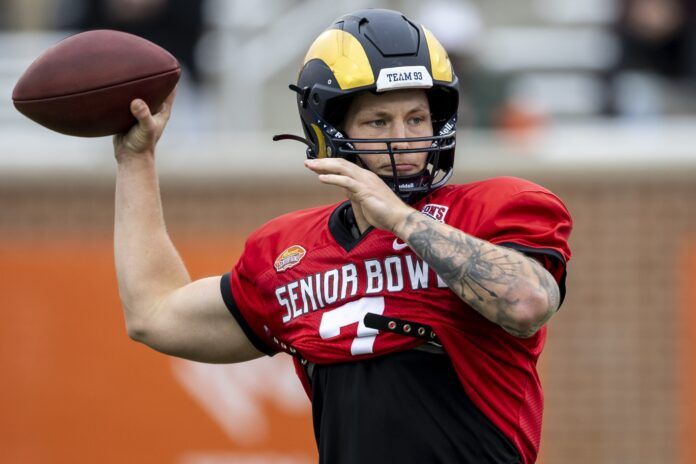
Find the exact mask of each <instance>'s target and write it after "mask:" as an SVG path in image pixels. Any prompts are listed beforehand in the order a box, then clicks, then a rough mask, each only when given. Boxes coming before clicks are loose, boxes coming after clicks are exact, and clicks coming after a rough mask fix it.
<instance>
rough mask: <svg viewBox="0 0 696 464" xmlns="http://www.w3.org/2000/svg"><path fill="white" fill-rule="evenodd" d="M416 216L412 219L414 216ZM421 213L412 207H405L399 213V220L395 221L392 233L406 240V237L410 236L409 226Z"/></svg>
mask: <svg viewBox="0 0 696 464" xmlns="http://www.w3.org/2000/svg"><path fill="white" fill-rule="evenodd" d="M414 214H415V215H416V216H414V217H413V218H412V216H413V215H414ZM419 214H420V213H419V212H418V211H416V210H415V209H413V208H411V207H410V206H407V205H404V208H403V209H400V210H399V211H398V212H397V216H396V217H397V219H396V220H395V221H394V225H393V227H392V228H391V232H392V233H393V234H394V235H396V236H397V237H399V238H401V239H405V235H407V234H408V229H409V224H410V223H411V222H413V219H414V218H415V217H417V215H419Z"/></svg>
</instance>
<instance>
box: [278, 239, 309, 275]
mask: <svg viewBox="0 0 696 464" xmlns="http://www.w3.org/2000/svg"><path fill="white" fill-rule="evenodd" d="M306 254H307V250H305V249H304V248H302V247H301V246H300V245H293V246H291V247H290V248H287V249H286V250H285V251H284V252H282V253H281V254H280V255H279V256H278V257H277V258H276V260H275V263H274V266H275V268H276V271H277V272H283V271H287V270H288V269H290V268H291V267H295V266H297V265H298V264H300V261H301V260H302V258H304V256H305V255H306Z"/></svg>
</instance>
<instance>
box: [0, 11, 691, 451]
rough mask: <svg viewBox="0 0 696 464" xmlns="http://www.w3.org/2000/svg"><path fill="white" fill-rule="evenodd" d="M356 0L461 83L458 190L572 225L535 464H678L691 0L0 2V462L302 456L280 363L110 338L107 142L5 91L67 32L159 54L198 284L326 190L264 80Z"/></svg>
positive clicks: (178, 228) (685, 377) (172, 220)
mask: <svg viewBox="0 0 696 464" xmlns="http://www.w3.org/2000/svg"><path fill="white" fill-rule="evenodd" d="M363 7H387V8H394V9H400V10H402V11H404V12H405V13H406V14H408V15H409V16H411V17H413V18H414V19H415V20H417V21H420V22H423V23H424V24H425V25H427V26H428V27H429V28H430V29H431V30H433V31H434V33H435V34H436V35H437V36H438V37H439V38H440V40H441V41H442V42H443V43H444V45H445V47H446V48H447V49H448V50H449V52H450V54H451V57H452V59H453V61H454V62H455V66H456V68H457V70H458V74H459V76H460V79H461V81H462V90H463V92H464V99H463V102H462V106H461V115H462V116H461V119H462V124H461V127H460V128H459V129H460V134H461V135H460V136H459V138H458V139H459V140H458V141H459V148H458V154H457V167H456V171H455V172H456V174H455V181H456V182H466V181H468V180H473V179H481V178H486V177H492V176H497V175H515V176H521V177H526V178H529V179H531V180H534V181H536V182H539V183H541V184H543V185H545V186H547V187H549V188H550V189H552V190H553V191H554V192H556V193H557V194H559V195H560V196H561V198H563V199H564V200H565V201H566V203H567V205H568V206H569V208H570V210H571V212H572V213H573V215H574V218H575V231H574V235H573V237H572V242H571V245H572V249H573V253H574V257H573V260H572V262H571V263H570V267H569V280H568V297H567V299H566V302H565V304H564V306H563V308H562V310H561V311H560V314H558V316H556V317H555V318H554V319H553V320H552V321H551V323H550V330H549V339H548V345H547V348H546V351H545V353H544V355H543V356H542V361H541V365H540V370H541V375H542V380H543V383H544V386H545V392H546V411H545V421H544V433H543V439H542V453H541V457H540V460H539V462H541V463H545V464H548V463H554V464H555V463H602V464H604V463H606V464H615V463H622V464H623V463H636V464H637V463H646V464H648V463H650V464H654V463H683V464H687V463H688V464H690V463H694V462H696V440H694V438H696V403H695V401H694V400H695V399H696V393H695V392H696V361H695V359H696V315H695V314H696V207H695V206H694V202H695V201H696V2H694V1H692V0H583V1H580V2H579V1H576V0H516V1H514V2H510V1H505V0H437V1H428V2H423V1H421V2H417V1H411V0H392V1H386V0H383V1H377V0H375V1H373V2H368V1H362V0H338V1H334V2H325V1H321V0H265V1H263V2H249V1H242V0H205V1H203V0H95V1H92V0H21V1H20V0H2V1H0V95H3V98H2V99H0V279H1V280H0V311H1V315H2V319H1V322H0V462H2V463H87V462H90V463H91V462H102V463H111V462H113V463H116V462H118V463H122V462H133V463H140V462H142V463H170V462H176V463H186V464H208V463H215V464H218V463H220V464H222V463H225V464H251V463H254V464H256V463H271V464H281V463H282V464H295V463H298V464H299V463H303V464H304V463H309V462H315V461H316V451H315V446H314V442H313V435H312V431H311V418H310V414H309V404H308V401H307V400H306V398H305V397H304V393H303V392H302V391H301V389H300V386H299V382H297V381H296V380H295V378H294V373H293V371H292V368H291V366H290V361H289V359H285V358H284V355H279V356H277V357H276V358H273V359H265V360H260V361H255V362H252V363H248V364H244V365H241V366H208V365H202V364H197V363H190V362H184V361H180V360H175V359H172V358H168V357H165V356H162V355H158V354H156V353H153V352H150V351H148V350H147V349H146V348H144V347H142V346H139V345H137V344H135V343H133V342H131V341H130V340H129V339H128V338H127V336H126V333H125V330H124V324H123V320H122V316H121V313H120V307H119V303H118V298H117V288H116V280H115V275H114V270H113V259H112V248H111V247H112V245H111V233H112V225H113V224H112V222H113V220H112V216H113V205H112V201H113V179H114V162H113V158H112V154H111V142H110V140H108V139H106V138H105V139H95V140H92V139H76V138H70V137H66V136H62V135H59V134H56V133H52V132H50V131H48V130H46V129H43V128H41V127H39V126H37V125H35V124H33V123H31V122H30V121H28V120H26V119H23V117H22V116H21V115H20V114H19V113H17V112H16V111H15V110H14V108H13V106H12V103H11V99H10V94H11V90H12V87H13V86H14V83H15V82H16V81H17V79H18V77H19V76H20V74H21V73H22V72H23V70H24V69H25V68H26V67H27V66H28V65H29V63H30V62H31V61H32V60H33V59H34V58H35V57H36V56H38V55H39V54H40V53H41V52H42V51H43V50H44V49H46V48H47V47H48V46H50V45H51V44H53V43H55V42H56V41H58V40H60V39H61V38H63V37H65V36H67V35H69V34H72V33H74V32H77V31H80V30H84V29H90V28H102V27H108V28H115V29H120V30H126V31H131V32H134V33H137V34H139V35H142V36H144V37H146V38H149V39H151V40H153V41H155V42H156V43H158V44H160V45H162V46H164V47H165V48H168V49H169V50H170V51H172V52H173V53H174V54H175V55H176V56H177V57H179V59H180V61H181V62H182V63H183V64H184V65H185V67H186V71H185V74H184V76H183V81H182V83H181V85H180V89H179V94H178V99H177V102H176V105H175V110H174V115H173V118H172V121H171V123H170V126H169V128H168V130H167V132H166V133H165V137H164V139H163V141H162V143H161V144H160V148H159V157H158V163H159V167H160V171H161V179H162V191H163V197H164V207H165V215H166V218H167V221H168V224H169V229H170V232H171V234H172V236H173V238H174V241H175V243H176V244H177V245H178V246H179V248H180V250H181V253H182V255H183V256H184V258H185V260H186V261H187V263H188V265H189V267H190V270H191V272H192V274H193V275H194V276H195V277H202V276H204V275H212V274H220V273H224V272H226V271H227V270H228V269H229V268H230V267H231V266H232V265H233V264H234V262H235V259H236V257H237V256H238V254H239V252H240V250H241V247H242V245H243V241H244V237H245V236H246V234H247V233H248V232H250V231H251V230H253V229H254V228H255V227H257V226H259V225H260V224H262V223H263V222H265V221H266V220H268V219H270V218H271V217H274V216H275V215H277V214H280V213H283V212H286V211H289V210H292V209H296V208H302V207H306V206H309V205H315V204H320V203H326V202H330V201H336V200H338V199H340V194H339V193H338V192H335V191H333V190H331V189H327V188H325V187H321V186H319V185H317V182H316V181H315V180H314V179H313V176H312V175H311V174H309V173H308V172H304V170H303V168H302V163H301V160H302V158H303V149H302V147H301V146H300V145H299V144H296V145H293V144H287V143H286V144H283V143H275V144H274V143H273V142H271V135H272V134H274V133H277V132H279V131H283V132H287V131H296V132H297V131H299V130H300V125H299V120H298V117H297V113H296V110H295V102H294V97H293V94H292V93H291V92H290V91H289V90H287V84H288V83H290V82H292V81H293V79H294V78H295V77H296V73H297V71H298V69H299V66H300V64H301V60H302V57H303V55H304V52H305V51H306V48H307V47H308V46H309V44H310V42H311V40H312V39H313V38H314V37H315V36H316V35H318V34H319V32H321V31H322V30H323V29H324V28H325V27H326V26H327V25H328V24H330V22H331V21H332V20H333V19H334V18H335V17H337V16H339V15H340V14H342V13H345V12H348V11H351V10H354V9H358V8H363ZM395 433H398V431H395Z"/></svg>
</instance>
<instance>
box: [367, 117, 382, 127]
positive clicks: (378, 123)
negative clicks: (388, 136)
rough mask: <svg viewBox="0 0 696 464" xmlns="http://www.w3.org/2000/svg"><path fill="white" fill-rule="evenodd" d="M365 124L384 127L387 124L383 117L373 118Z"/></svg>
mask: <svg viewBox="0 0 696 464" xmlns="http://www.w3.org/2000/svg"><path fill="white" fill-rule="evenodd" d="M367 125H368V126H370V127H375V128H377V127H385V126H386V125H387V121H385V120H384V119H373V120H372V121H368V122H367Z"/></svg>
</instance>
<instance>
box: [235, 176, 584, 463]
mask: <svg viewBox="0 0 696 464" xmlns="http://www.w3.org/2000/svg"><path fill="white" fill-rule="evenodd" d="M339 206H340V204H334V205H330V206H323V207H318V208H312V209H307V210H303V211H297V212H293V213H290V214H287V215H284V216H281V217H279V218H276V219H274V220H272V221H270V222H269V223H267V224H265V225H264V226H262V227H261V228H260V229H259V230H257V231H256V232H254V233H253V234H252V235H250V236H249V239H248V241H247V243H246V247H245V250H244V253H243V255H242V257H241V258H240V260H239V262H238V263H237V265H236V266H235V268H234V269H233V271H232V272H231V274H230V278H229V282H230V284H229V285H230V289H231V294H232V295H233V297H234V301H235V303H236V306H237V308H238V311H239V314H238V315H237V316H238V319H239V318H240V316H241V319H242V322H243V324H241V325H242V326H243V328H244V329H245V332H246V333H247V335H248V336H249V338H250V340H251V341H252V342H254V344H255V345H256V346H257V347H258V348H259V349H261V350H262V351H265V352H266V353H268V354H272V353H274V352H277V351H286V352H288V353H290V354H292V355H293V356H295V360H296V364H297V366H298V369H297V372H298V375H299V376H300V378H301V380H302V383H303V385H304V386H305V389H307V391H308V392H309V389H310V386H309V382H308V379H307V376H306V372H305V370H304V369H302V368H301V366H300V360H307V361H309V362H312V363H316V364H328V363H343V362H350V361H359V360H361V359H366V358H371V357H375V356H380V355H384V354H387V353H393V352H397V351H404V350H409V349H412V348H414V347H415V346H417V345H419V344H422V343H423V340H420V339H418V338H413V337H405V336H403V335H399V334H396V333H384V332H379V331H377V330H375V329H372V328H369V327H366V326H365V324H364V322H363V318H364V316H365V314H367V313H376V314H381V315H385V316H388V317H393V318H395V319H404V320H407V321H413V322H416V323H420V324H427V325H429V326H430V327H432V328H433V330H434V331H435V333H436V334H437V336H438V338H439V340H440V343H442V345H443V348H444V350H445V351H446V353H447V355H448V356H449V357H450V359H451V361H452V363H453V365H454V367H455V370H456V372H457V375H458V377H459V380H460V381H461V384H462V386H463V388H464V390H465V392H466V394H467V395H468V396H469V398H470V399H471V401H472V402H473V403H474V404H475V405H476V407H478V409H479V410H480V411H481V412H482V413H483V414H484V415H485V416H486V417H488V419H490V421H491V422H492V423H493V424H495V425H496V426H497V427H498V428H499V429H500V431H501V432H503V433H504V434H505V436H507V437H508V438H509V440H510V441H511V442H512V443H513V444H514V445H515V447H516V448H517V449H518V451H519V453H520V455H521V457H522V459H523V462H525V463H531V462H534V461H535V459H536V455H537V453H538V448H539V440H540V434H541V418H542V409H543V397H542V390H541V385H540V382H539V377H538V375H537V371H536V362H537V359H538V357H539V355H540V353H541V350H542V348H543V346H544V342H545V339H546V328H545V327H544V328H542V329H541V330H539V331H538V332H537V333H536V334H535V335H534V336H532V337H531V338H528V339H521V338H516V337H514V336H512V335H510V334H508V333H507V332H505V331H504V330H503V329H502V328H500V327H499V326H498V325H496V324H494V323H492V322H490V321H488V320H487V319H485V318H484V317H483V316H481V315H480V314H479V313H478V312H477V311H475V310H474V309H472V308H471V307H469V306H468V305H467V304H466V303H464V302H463V301H462V300H461V299H460V298H459V297H458V296H457V295H455V294H454V293H453V292H452V291H451V290H450V289H449V288H448V287H447V286H446V284H445V283H444V282H443V281H442V280H441V279H439V277H438V276H437V275H436V274H435V272H434V271H433V270H432V269H431V268H430V267H429V266H428V263H426V262H424V261H423V260H422V259H420V258H419V257H418V256H417V255H416V254H415V253H414V252H413V251H412V250H411V249H410V248H409V247H408V246H407V245H406V244H405V243H404V242H402V241H401V240H400V239H398V238H396V237H395V236H394V235H393V234H391V233H389V232H386V231H383V230H378V229H371V230H369V231H367V232H366V233H365V234H363V236H362V237H361V239H360V240H359V241H358V242H357V243H352V244H351V243H350V241H349V240H346V239H345V237H342V236H341V233H340V231H338V229H336V228H334V227H332V224H331V223H332V220H335V218H334V216H335V214H334V213H335V211H337V209H338V208H339ZM412 206H413V207H414V208H415V209H417V210H419V211H421V212H422V213H423V214H426V215H428V216H430V217H432V218H433V219H434V220H437V221H440V222H444V223H446V224H449V225H450V226H453V227H455V228H457V229H460V230H462V231H463V232H465V233H467V234H470V235H472V236H475V237H478V238H480V239H483V240H487V241H489V242H491V243H493V244H497V245H501V246H507V247H511V248H516V249H518V250H520V251H523V252H525V253H527V254H530V255H533V256H535V257H536V258H538V259H540V261H541V262H542V263H544V264H545V266H546V267H547V269H549V271H550V272H552V274H553V275H554V276H555V277H556V279H557V281H558V282H559V284H560V286H561V290H562V292H563V291H564V288H563V287H564V285H563V284H564V282H563V281H564V277H565V263H566V262H567V261H568V260H569V259H570V250H569V248H568V243H567V240H568V237H569V235H570V231H571V226H572V222H571V218H570V214H569V213H568V210H567V209H566V207H565V206H564V205H563V203H562V202H561V200H559V199H558V198H557V197H556V196H555V195H553V194H552V193H551V192H549V191H548V190H546V189H544V188H543V187H540V186H538V185H536V184H533V183H531V182H528V181H525V180H521V179H517V178H510V177H501V178H495V179H490V180H486V181H481V182H474V183H470V184H465V185H453V186H445V187H442V188H439V189H437V190H435V191H433V192H431V193H430V194H429V195H427V196H426V197H424V198H423V199H421V200H420V201H419V202H417V203H415V204H413V205H412ZM351 246H352V248H351ZM224 290H225V289H223V293H224Z"/></svg>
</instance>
